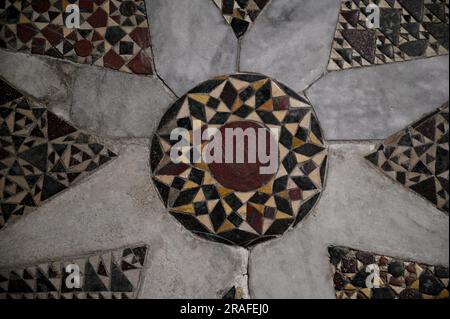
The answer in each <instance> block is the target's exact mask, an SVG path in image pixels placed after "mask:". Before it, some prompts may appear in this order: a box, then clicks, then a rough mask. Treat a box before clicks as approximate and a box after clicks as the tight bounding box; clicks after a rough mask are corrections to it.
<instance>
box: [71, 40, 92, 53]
mask: <svg viewBox="0 0 450 319" xmlns="http://www.w3.org/2000/svg"><path fill="white" fill-rule="evenodd" d="M75 52H76V53H77V55H78V56H81V57H87V56H89V55H91V53H92V44H91V42H89V41H88V40H85V39H83V40H80V41H78V42H77V43H75Z"/></svg>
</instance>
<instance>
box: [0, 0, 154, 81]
mask: <svg viewBox="0 0 450 319" xmlns="http://www.w3.org/2000/svg"><path fill="white" fill-rule="evenodd" d="M70 4H75V5H78V6H79V9H80V28H69V27H67V21H70V19H69V20H68V19H67V18H69V17H70V13H71V11H70V10H68V12H69V14H68V13H66V8H67V6H68V5H70ZM145 10H146V9H145V2H144V1H143V0H136V1H128V0H92V1H87V0H64V1H63V0H23V1H14V0H3V1H0V47H2V48H7V49H10V50H16V51H26V52H30V53H33V54H39V55H47V56H51V57H55V58H60V59H67V60H70V61H73V62H77V63H86V64H93V65H97V66H103V67H106V68H111V69H114V70H120V71H123V72H129V73H136V74H152V73H153V71H152V58H151V50H150V38H149V28H148V22H147V16H146V11H145ZM69 26H70V25H69Z"/></svg>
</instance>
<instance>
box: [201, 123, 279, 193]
mask: <svg viewBox="0 0 450 319" xmlns="http://www.w3.org/2000/svg"><path fill="white" fill-rule="evenodd" d="M227 128H231V129H236V128H241V129H243V130H246V129H249V128H252V129H255V130H256V131H255V132H258V131H257V130H258V129H260V128H264V127H263V126H262V125H261V124H259V123H256V122H250V121H239V122H232V123H228V124H226V125H224V126H222V127H221V129H220V132H221V134H222V136H223V137H224V136H225V132H226V129H227ZM266 136H267V141H266V146H267V150H266V151H267V152H266V154H268V153H269V147H270V138H271V135H270V133H269V131H267V135H266ZM222 140H223V148H222V153H223V161H222V163H211V164H209V169H210V170H211V173H212V175H213V176H214V177H215V178H216V180H217V181H218V182H219V183H220V184H222V186H224V187H226V188H229V189H233V190H236V191H239V192H249V191H252V190H256V189H258V188H260V187H262V186H264V185H265V184H267V183H268V182H269V181H270V180H271V179H272V178H273V176H274V175H275V174H264V175H263V174H260V167H261V166H262V164H261V162H259V161H258V160H257V161H256V163H249V162H248V147H246V145H247V144H248V142H247V141H246V142H245V145H244V149H245V154H244V163H236V158H235V159H234V163H225V150H226V149H225V138H223V139H222ZM233 147H234V151H233V153H236V139H235V140H234V141H233Z"/></svg>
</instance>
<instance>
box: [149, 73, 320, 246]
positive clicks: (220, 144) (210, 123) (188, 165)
mask: <svg viewBox="0 0 450 319" xmlns="http://www.w3.org/2000/svg"><path fill="white" fill-rule="evenodd" d="M151 168H152V177H153V181H154V183H155V186H156V188H157V189H158V192H159V194H160V195H161V198H162V200H163V201H164V204H165V205H166V207H167V208H168V209H169V211H170V213H171V214H172V215H173V216H174V217H175V218H176V219H177V220H178V221H180V222H181V223H182V224H183V225H184V226H185V227H186V228H187V229H188V230H190V231H192V232H193V233H195V234H197V235H199V236H201V237H203V238H206V239H209V240H214V241H217V242H221V243H226V244H234V245H240V246H244V247H249V246H253V245H255V244H257V243H260V242H263V241H266V240H269V239H272V238H276V237H278V236H281V235H282V234H283V233H284V232H286V230H288V229H289V228H290V227H292V226H295V225H297V224H298V223H299V222H300V221H301V220H302V219H303V218H305V217H306V216H307V214H308V212H309V211H310V210H311V209H312V208H313V207H314V206H315V204H316V202H317V201H318V199H319V197H320V193H321V191H322V189H323V185H324V181H325V176H326V169H327V148H326V145H325V143H324V141H323V138H322V133H321V129H320V126H319V123H318V121H317V118H316V115H315V113H314V110H313V108H312V106H311V104H310V103H309V101H308V100H307V99H306V97H304V96H301V95H298V94H296V93H295V92H293V91H292V90H290V89H289V88H287V87H286V86H284V85H283V84H281V83H279V82H277V81H275V80H273V79H271V78H268V77H266V76H263V75H260V74H253V73H251V74H250V73H240V74H235V75H228V76H220V77H217V78H214V79H212V80H209V81H206V82H204V83H202V84H200V85H199V86H197V87H196V88H194V89H192V90H191V91H189V92H188V93H187V94H186V95H184V96H183V97H181V98H180V99H179V100H178V101H177V102H175V103H174V104H173V105H172V106H171V107H170V109H169V110H168V111H167V113H166V114H165V115H164V116H163V118H162V120H161V123H160V125H159V127H158V130H157V132H156V134H155V136H154V138H153V140H152V149H151Z"/></svg>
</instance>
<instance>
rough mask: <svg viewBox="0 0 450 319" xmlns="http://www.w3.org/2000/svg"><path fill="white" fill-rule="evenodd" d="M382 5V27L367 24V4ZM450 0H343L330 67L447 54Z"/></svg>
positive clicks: (356, 65)
mask: <svg viewBox="0 0 450 319" xmlns="http://www.w3.org/2000/svg"><path fill="white" fill-rule="evenodd" d="M369 4H377V5H378V6H379V8H380V27H379V28H373V29H370V28H368V27H367V25H366V21H367V14H366V8H367V6H368V5H369ZM448 22H449V0H377V1H369V0H364V1H361V0H343V2H342V7H341V12H340V15H339V20H338V24H337V29H336V32H335V36H334V41H333V46H332V52H331V57H330V61H329V66H328V69H329V70H342V69H349V68H357V67H364V66H370V65H379V64H386V63H393V62H403V61H409V60H412V59H417V58H425V57H432V56H438V55H444V54H448V52H449V34H448V28H449V25H448Z"/></svg>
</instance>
